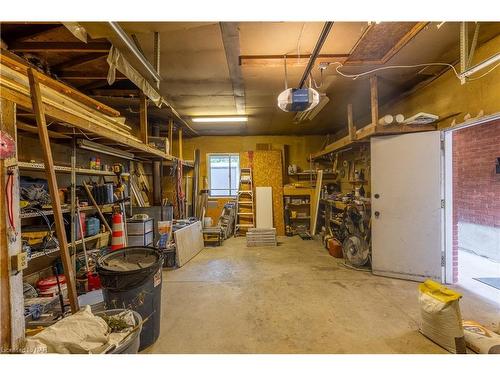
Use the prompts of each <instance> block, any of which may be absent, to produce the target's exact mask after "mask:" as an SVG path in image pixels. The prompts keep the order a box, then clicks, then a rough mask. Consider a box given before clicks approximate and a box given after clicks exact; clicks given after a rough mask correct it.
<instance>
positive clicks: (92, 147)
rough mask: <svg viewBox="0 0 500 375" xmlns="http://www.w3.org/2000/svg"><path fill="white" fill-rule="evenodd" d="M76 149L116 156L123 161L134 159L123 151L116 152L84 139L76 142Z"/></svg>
mask: <svg viewBox="0 0 500 375" xmlns="http://www.w3.org/2000/svg"><path fill="white" fill-rule="evenodd" d="M77 143H78V147H80V148H83V149H84V150H89V151H94V152H99V153H101V154H106V155H111V156H117V157H119V158H123V159H128V160H132V159H133V158H134V154H132V153H130V152H127V151H123V150H118V149H116V148H113V147H109V146H105V145H101V144H99V143H95V142H91V141H88V140H86V139H79V140H78V141H77Z"/></svg>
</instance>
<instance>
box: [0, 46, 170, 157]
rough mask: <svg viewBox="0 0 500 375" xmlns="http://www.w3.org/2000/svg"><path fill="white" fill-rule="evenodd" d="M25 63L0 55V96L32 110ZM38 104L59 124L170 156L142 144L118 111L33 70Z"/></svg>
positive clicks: (150, 152) (158, 154)
mask: <svg viewBox="0 0 500 375" xmlns="http://www.w3.org/2000/svg"><path fill="white" fill-rule="evenodd" d="M27 69H28V66H27V65H24V64H23V63H22V62H20V61H19V59H16V58H14V57H11V56H10V55H8V54H7V53H4V51H3V50H2V54H1V55H0V94H1V97H2V98H5V99H7V100H10V101H12V102H14V103H17V104H18V105H19V106H20V107H22V108H25V109H27V110H31V109H32V103H31V97H30V86H29V81H28V77H27ZM37 76H38V78H39V82H40V91H41V94H42V95H41V96H42V104H43V106H44V111H45V113H46V115H47V116H49V117H51V118H54V119H56V121H58V122H60V123H61V124H67V125H71V126H74V127H76V128H78V129H80V130H82V131H85V132H90V133H93V134H96V135H100V136H101V137H104V138H108V139H110V140H113V141H115V142H116V143H119V144H122V145H126V146H130V147H133V148H135V149H136V150H140V151H142V152H146V153H149V154H153V155H155V156H159V157H162V158H164V159H170V158H169V157H168V156H167V155H166V154H165V153H164V152H162V151H160V150H157V149H155V148H152V147H150V146H148V145H146V144H144V143H143V142H142V141H141V140H140V139H139V138H138V137H136V136H135V135H133V134H131V130H132V129H131V127H130V126H128V125H127V124H125V123H124V121H123V118H120V117H119V115H120V113H119V112H117V111H115V110H113V109H112V108H110V107H107V106H106V105H104V104H102V103H99V102H98V101H96V100H94V99H92V98H90V97H88V96H86V95H84V94H83V93H80V92H78V91H77V90H74V89H72V88H70V87H69V86H67V85H65V84H63V83H62V82H59V81H56V80H54V79H52V78H50V77H48V76H46V75H44V74H43V73H37Z"/></svg>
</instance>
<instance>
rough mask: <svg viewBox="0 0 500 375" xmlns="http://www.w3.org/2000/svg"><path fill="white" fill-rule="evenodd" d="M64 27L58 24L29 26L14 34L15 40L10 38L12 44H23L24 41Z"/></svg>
mask: <svg viewBox="0 0 500 375" xmlns="http://www.w3.org/2000/svg"><path fill="white" fill-rule="evenodd" d="M63 28H64V26H63V25H61V24H60V23H59V24H46V25H29V26H22V27H20V28H19V30H16V32H15V38H12V42H15V43H18V42H24V41H26V40H29V39H32V38H36V37H37V36H40V35H43V34H46V33H48V32H50V31H54V30H57V29H63Z"/></svg>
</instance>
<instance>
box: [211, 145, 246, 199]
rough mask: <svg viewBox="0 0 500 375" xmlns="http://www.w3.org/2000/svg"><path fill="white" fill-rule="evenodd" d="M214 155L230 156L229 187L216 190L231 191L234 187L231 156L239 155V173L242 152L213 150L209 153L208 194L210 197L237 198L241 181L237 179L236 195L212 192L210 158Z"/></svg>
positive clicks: (239, 171)
mask: <svg viewBox="0 0 500 375" xmlns="http://www.w3.org/2000/svg"><path fill="white" fill-rule="evenodd" d="M212 156H229V186H228V189H216V190H229V191H230V192H231V191H233V190H234V189H231V182H232V181H231V156H237V157H238V165H237V168H238V174H240V173H241V168H240V154H239V153H238V152H211V153H207V175H208V196H209V197H210V198H236V197H237V196H238V191H239V181H236V189H235V190H234V192H235V193H234V195H213V194H212V182H211V176H212V173H211V162H210V158H211V157H212Z"/></svg>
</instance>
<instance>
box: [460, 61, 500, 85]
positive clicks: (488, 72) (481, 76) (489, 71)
mask: <svg viewBox="0 0 500 375" xmlns="http://www.w3.org/2000/svg"><path fill="white" fill-rule="evenodd" d="M499 66H500V63H498V64H496V65H495V66H494V67H493V68H491V69H490V70H488V71H487V72H486V73H483V74H481V75H480V76H479V77H473V78H467V81H475V80H477V79H480V78H483V77H484V76H485V75H487V74H490V73H491V72H492V71H494V70H495V69H496V68H498V67H499Z"/></svg>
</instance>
